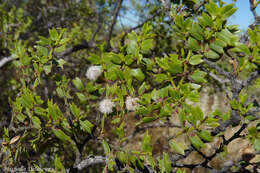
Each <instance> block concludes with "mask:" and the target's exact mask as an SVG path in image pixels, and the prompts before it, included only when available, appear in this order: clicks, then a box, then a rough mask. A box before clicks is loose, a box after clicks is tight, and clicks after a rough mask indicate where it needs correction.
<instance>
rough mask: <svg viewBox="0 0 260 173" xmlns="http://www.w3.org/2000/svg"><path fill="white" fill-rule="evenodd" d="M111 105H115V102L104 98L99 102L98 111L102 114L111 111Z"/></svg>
mask: <svg viewBox="0 0 260 173" xmlns="http://www.w3.org/2000/svg"><path fill="white" fill-rule="evenodd" d="M113 107H115V104H114V102H112V101H111V100H110V99H104V100H102V101H101V102H100V103H99V111H100V112H101V113H103V114H110V113H112V112H113Z"/></svg>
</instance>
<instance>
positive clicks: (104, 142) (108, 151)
mask: <svg viewBox="0 0 260 173" xmlns="http://www.w3.org/2000/svg"><path fill="white" fill-rule="evenodd" d="M102 145H103V148H104V150H105V153H106V155H109V154H110V148H109V145H108V143H107V142H106V141H105V140H103V142H102Z"/></svg>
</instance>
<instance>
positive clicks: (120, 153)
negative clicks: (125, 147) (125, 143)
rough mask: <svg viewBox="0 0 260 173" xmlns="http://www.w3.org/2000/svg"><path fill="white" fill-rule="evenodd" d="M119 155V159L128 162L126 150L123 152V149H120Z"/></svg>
mask: <svg viewBox="0 0 260 173" xmlns="http://www.w3.org/2000/svg"><path fill="white" fill-rule="evenodd" d="M117 157H118V159H119V160H120V161H121V162H122V163H127V161H128V156H127V153H125V152H123V151H118V152H117Z"/></svg>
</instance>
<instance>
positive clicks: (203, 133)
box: [197, 130, 213, 142]
mask: <svg viewBox="0 0 260 173" xmlns="http://www.w3.org/2000/svg"><path fill="white" fill-rule="evenodd" d="M197 134H198V136H199V137H200V138H201V139H203V140H204V141H207V142H211V141H212V140H213V137H212V136H211V133H210V132H209V131H206V130H202V131H200V132H198V133H197Z"/></svg>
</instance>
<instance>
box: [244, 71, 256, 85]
mask: <svg viewBox="0 0 260 173" xmlns="http://www.w3.org/2000/svg"><path fill="white" fill-rule="evenodd" d="M259 77H260V70H259V71H255V72H253V73H251V75H250V76H249V78H248V79H247V80H244V81H243V82H242V85H243V87H246V86H248V85H250V84H252V83H253V81H254V80H256V79H257V78H259Z"/></svg>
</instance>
